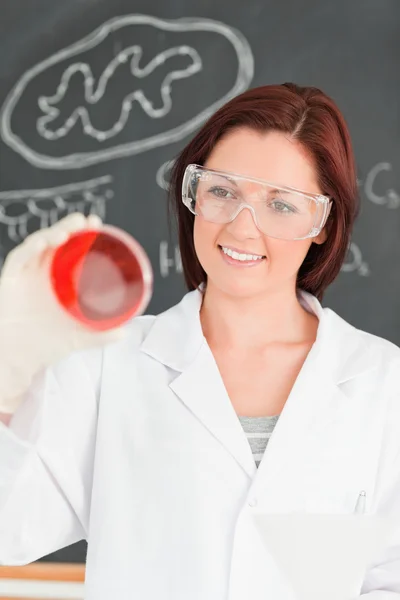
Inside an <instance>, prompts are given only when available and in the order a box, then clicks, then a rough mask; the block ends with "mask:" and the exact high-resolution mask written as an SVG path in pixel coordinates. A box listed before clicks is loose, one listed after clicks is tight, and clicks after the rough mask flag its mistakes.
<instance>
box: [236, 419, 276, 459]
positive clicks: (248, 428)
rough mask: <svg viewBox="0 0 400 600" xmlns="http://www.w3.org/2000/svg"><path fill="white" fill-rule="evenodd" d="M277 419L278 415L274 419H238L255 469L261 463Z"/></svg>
mask: <svg viewBox="0 0 400 600" xmlns="http://www.w3.org/2000/svg"><path fill="white" fill-rule="evenodd" d="M278 419H279V415H276V416H274V417H239V420H240V423H241V425H242V427H243V431H244V432H245V434H246V436H247V439H248V440H249V444H250V448H251V451H252V452H253V456H254V460H255V463H256V465H257V467H258V465H259V464H260V462H261V459H262V457H263V455H264V452H265V449H266V447H267V444H268V441H269V438H270V437H271V435H272V432H273V430H274V427H275V425H276V423H277V421H278Z"/></svg>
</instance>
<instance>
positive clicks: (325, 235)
mask: <svg viewBox="0 0 400 600" xmlns="http://www.w3.org/2000/svg"><path fill="white" fill-rule="evenodd" d="M327 238H328V232H327V230H326V227H324V228H323V230H322V231H321V233H320V234H319V235H317V237H315V238H314V239H313V242H314V244H317V245H318V246H320V245H321V244H324V243H325V242H326V240H327Z"/></svg>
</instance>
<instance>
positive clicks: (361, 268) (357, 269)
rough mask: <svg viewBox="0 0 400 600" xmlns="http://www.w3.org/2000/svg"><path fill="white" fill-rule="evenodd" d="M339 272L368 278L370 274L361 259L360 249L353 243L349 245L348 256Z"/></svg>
mask: <svg viewBox="0 0 400 600" xmlns="http://www.w3.org/2000/svg"><path fill="white" fill-rule="evenodd" d="M341 270H342V271H343V272H344V273H358V274H359V275H361V276H362V277H368V276H369V275H370V274H371V271H370V268H369V265H368V264H367V263H366V262H365V261H364V259H363V257H362V252H361V249H360V248H359V246H357V244H355V243H354V242H352V243H351V244H350V248H349V252H348V256H347V258H346V261H345V263H344V264H343V265H342V269H341Z"/></svg>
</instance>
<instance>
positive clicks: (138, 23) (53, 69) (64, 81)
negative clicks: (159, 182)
mask: <svg viewBox="0 0 400 600" xmlns="http://www.w3.org/2000/svg"><path fill="white" fill-rule="evenodd" d="M253 74H254V61H253V55H252V51H251V48H250V46H249V44H248V42H247V40H246V39H245V37H244V36H243V35H242V34H241V33H240V32H239V31H238V30H236V29H233V28H231V27H229V26H228V25H226V24H224V23H221V22H217V21H213V20H210V19H202V18H183V19H179V20H163V19H159V18H156V17H152V16H146V15H125V16H122V17H116V18H113V19H111V20H109V21H107V22H105V23H104V24H102V25H101V26H100V27H99V28H98V29H96V30H95V31H93V32H92V33H90V34H89V35H88V36H87V37H85V38H83V39H80V40H79V41H78V42H76V43H74V44H73V45H71V46H69V47H67V48H64V49H62V50H60V51H58V52H57V53H56V54H53V55H52V56H50V57H49V58H47V59H46V60H44V61H42V62H41V63H39V64H36V65H34V66H33V67H32V68H31V69H29V70H28V71H26V72H25V73H24V74H23V75H22V77H21V78H20V80H19V81H18V82H17V83H16V85H15V87H14V88H13V89H12V90H11V91H10V93H9V94H8V96H7V98H6V100H5V102H4V104H3V106H2V108H1V113H0V135H1V137H2V139H3V141H4V142H5V143H6V144H7V145H8V146H10V147H11V148H12V149H13V150H15V151H16V152H18V153H19V154H20V155H22V156H23V157H24V158H25V159H26V160H27V161H28V162H29V163H30V164H32V165H34V166H35V167H40V168H44V169H57V170H60V169H81V168H84V167H88V166H90V165H93V164H97V163H101V162H104V161H109V160H112V159H116V158H121V157H127V156H132V155H135V154H138V153H141V152H145V151H148V150H150V149H152V148H156V147H158V146H163V145H167V144H170V143H174V142H177V141H179V140H181V139H183V138H184V137H185V136H187V135H188V134H189V133H191V132H193V131H195V130H196V129H197V128H198V127H199V126H200V125H201V124H202V123H203V122H204V121H205V120H206V119H207V118H208V117H209V116H211V114H212V113H213V112H215V110H216V109H217V108H218V107H219V106H221V105H222V104H224V103H225V102H226V101H228V100H229V99H230V98H232V97H234V96H236V95H237V94H239V93H240V92H242V91H244V90H245V89H247V88H248V86H249V83H250V82H251V80H252V78H253Z"/></svg>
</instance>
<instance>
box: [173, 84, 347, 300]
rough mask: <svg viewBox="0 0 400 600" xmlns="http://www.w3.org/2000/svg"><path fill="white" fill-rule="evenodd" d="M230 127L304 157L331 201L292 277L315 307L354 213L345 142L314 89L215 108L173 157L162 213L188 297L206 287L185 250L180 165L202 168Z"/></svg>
mask: <svg viewBox="0 0 400 600" xmlns="http://www.w3.org/2000/svg"><path fill="white" fill-rule="evenodd" d="M238 127H249V128H251V129H253V130H256V131H258V132H268V131H280V132H283V133H287V134H290V136H291V137H292V138H295V139H297V140H298V141H299V142H300V143H301V144H302V145H303V146H304V147H305V148H306V149H307V150H308V152H309V153H310V154H311V156H312V157H313V159H314V164H315V167H316V171H317V178H318V182H319V185H320V189H321V191H322V193H323V194H325V195H327V196H330V197H331V198H332V199H333V204H332V209H331V212H330V215H329V219H328V222H327V224H326V227H327V240H326V241H325V243H323V244H321V245H317V244H311V246H310V249H309V251H308V253H307V256H306V257H305V259H304V262H303V264H302V265H301V267H300V269H299V272H298V275H297V287H298V288H300V289H302V290H305V291H307V292H310V293H311V294H313V295H314V296H316V297H317V298H318V299H319V300H321V299H322V297H323V294H324V292H325V290H326V288H327V287H328V285H329V284H330V283H332V281H333V280H334V279H335V278H336V277H337V275H338V274H339V272H340V269H341V267H342V265H343V262H344V260H345V258H346V254H347V251H348V247H349V243H350V237H351V233H352V229H353V224H354V220H355V218H356V216H357V214H358V210H359V197H358V188H357V175H356V166H355V160H354V154H353V149H352V143H351V139H350V134H349V130H348V127H347V125H346V122H345V120H344V117H343V115H342V113H341V112H340V110H339V108H338V107H337V106H336V104H335V102H334V101H333V100H332V99H331V98H330V97H328V96H327V95H326V94H325V93H324V92H322V91H321V90H319V89H318V88H315V87H301V86H298V85H295V84H293V83H284V84H282V85H266V86H262V87H258V88H253V89H250V90H247V91H246V92H244V93H243V94H241V95H240V96H237V97H236V98H233V99H232V100H230V101H229V102H228V103H227V104H225V105H224V106H222V107H221V108H220V109H219V110H218V111H217V112H216V113H215V114H214V115H213V116H212V117H211V118H210V119H209V120H208V121H207V122H206V123H205V124H204V125H203V126H202V128H201V129H200V130H199V131H198V132H197V134H196V135H195V136H194V138H193V139H192V140H191V141H190V142H189V143H188V144H187V145H186V147H185V148H184V149H183V150H182V151H181V152H180V154H179V155H178V157H177V158H176V160H175V161H174V166H173V168H172V170H171V178H170V186H169V213H170V215H171V212H172V213H173V214H174V215H175V217H176V219H177V225H178V239H179V247H180V253H181V258H182V267H183V273H184V278H185V282H186V285H187V287H188V289H189V290H193V289H196V288H197V287H198V286H199V285H200V284H201V283H205V282H206V281H207V275H206V273H205V271H204V269H203V268H202V266H201V264H200V263H199V261H198V258H197V255H196V252H195V248H194V242H193V223H194V215H193V214H192V213H191V212H190V211H189V210H188V209H187V208H186V207H185V206H184V204H183V203H182V189H181V188H182V179H183V175H184V172H185V169H186V167H187V165H188V164H191V163H195V164H198V165H203V164H204V163H205V161H206V160H207V158H208V156H209V155H210V154H211V152H212V150H213V148H214V146H215V145H216V144H217V143H218V140H220V139H221V137H222V136H224V135H225V134H227V133H228V132H230V131H231V130H233V129H235V128H238Z"/></svg>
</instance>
